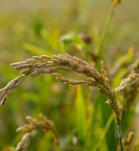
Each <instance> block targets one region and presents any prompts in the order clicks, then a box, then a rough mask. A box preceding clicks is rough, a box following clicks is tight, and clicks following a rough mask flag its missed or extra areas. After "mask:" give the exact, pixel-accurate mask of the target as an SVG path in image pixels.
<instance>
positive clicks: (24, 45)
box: [0, 0, 139, 151]
mask: <svg viewBox="0 0 139 151" xmlns="http://www.w3.org/2000/svg"><path fill="white" fill-rule="evenodd" d="M111 5H112V4H111V1H110V0H0V87H3V86H4V85H5V84H6V83H7V82H8V81H9V80H11V79H12V78H14V77H15V76H16V75H17V74H18V73H17V72H16V71H14V70H13V69H12V68H11V67H10V64H11V63H13V62H17V61H20V60H23V59H25V58H29V57H31V56H32V55H41V54H49V55H52V54H58V53H70V54H72V55H76V56H79V57H82V58H84V59H85V60H87V61H89V62H93V61H94V60H92V58H91V53H93V52H94V51H95V48H96V46H97V45H98V43H99V39H100V35H101V33H102V32H103V28H104V26H105V22H106V18H107V16H108V14H109V11H110V8H111ZM138 8H139V1H138V0H132V1H131V0H123V1H122V3H121V4H120V5H119V6H118V8H117V9H116V12H115V16H114V18H113V20H112V22H111V25H110V27H109V31H108V34H107V37H106V39H105V43H104V47H103V50H104V56H105V57H106V58H105V59H106V62H107V64H108V68H109V70H111V69H112V68H113V66H114V64H115V62H116V60H117V59H118V58H120V56H122V55H128V53H129V52H128V49H129V47H134V55H133V56H132V53H131V54H130V53H129V55H130V57H129V58H132V60H133V61H134V60H135V58H138V57H139V51H138V49H139V42H138V40H139V28H138V27H139V10H138ZM82 35H87V36H89V38H90V39H91V42H90V43H87V42H85V41H84V38H82ZM131 62H132V61H131ZM125 69H126V68H124V69H123V70H125ZM120 74H122V73H119V75H120ZM73 75H74V73H71V74H69V75H68V76H69V77H72V76H73ZM75 77H76V76H75ZM120 78H121V76H119V77H116V78H115V79H114V82H115V83H114V82H113V86H117V85H118V84H119V82H120ZM104 100H105V98H104V96H103V95H101V94H99V93H98V92H97V90H96V89H93V88H90V87H87V86H83V87H80V86H77V87H76V86H67V85H66V86H65V85H63V83H60V82H58V81H56V80H55V79H54V78H53V77H51V76H49V75H47V76H44V77H37V78H34V79H32V78H28V79H27V80H26V81H24V82H23V84H22V85H21V86H20V87H18V89H16V90H14V91H13V92H12V93H10V95H9V96H8V101H7V103H6V106H5V107H3V108H0V150H4V149H5V150H6V147H7V146H15V145H16V144H17V142H18V141H19V139H20V136H19V134H17V133H16V128H17V127H18V126H20V125H22V124H23V123H24V117H25V116H26V115H31V116H34V117H35V116H37V115H38V114H39V113H40V112H42V113H43V114H45V115H46V116H47V117H48V118H49V119H50V120H52V121H53V122H54V125H55V127H56V130H57V131H58V134H59V136H60V144H61V150H64V151H72V150H74V151H82V150H83V151H92V150H95V148H97V149H98V150H100V151H105V150H109V151H114V150H116V148H117V147H116V146H117V136H116V132H115V126H114V124H113V122H112V120H111V118H110V116H111V110H110V109H109V108H108V107H107V105H105V102H104ZM135 108H136V106H135V105H133V106H132V109H131V111H130V114H129V116H128V119H129V121H128V120H127V121H126V122H127V123H130V124H128V126H123V129H124V130H123V131H124V132H125V133H126V131H128V130H129V129H131V130H134V129H135V128H136V124H134V123H135V122H136V116H135V115H136V113H135ZM133 115H134V116H133ZM130 117H131V118H132V119H133V121H132V122H131V119H130ZM133 117H134V118H133ZM123 125H124V124H123ZM106 131H108V132H106ZM105 132H106V134H105ZM103 134H105V135H104V137H103ZM33 141H34V143H32V145H31V146H30V148H29V151H35V150H36V151H51V150H54V151H55V150H58V149H57V148H54V147H53V143H52V141H51V138H50V136H49V135H45V134H42V135H38V136H37V137H35V138H34V139H33ZM97 149H96V150H97Z"/></svg>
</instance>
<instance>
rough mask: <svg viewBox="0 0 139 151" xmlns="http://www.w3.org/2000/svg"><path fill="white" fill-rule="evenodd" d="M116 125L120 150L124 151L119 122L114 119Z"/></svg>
mask: <svg viewBox="0 0 139 151" xmlns="http://www.w3.org/2000/svg"><path fill="white" fill-rule="evenodd" d="M116 127H117V132H118V138H119V142H120V150H121V151H124V146H123V142H122V131H121V124H118V123H117V121H116Z"/></svg>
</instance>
